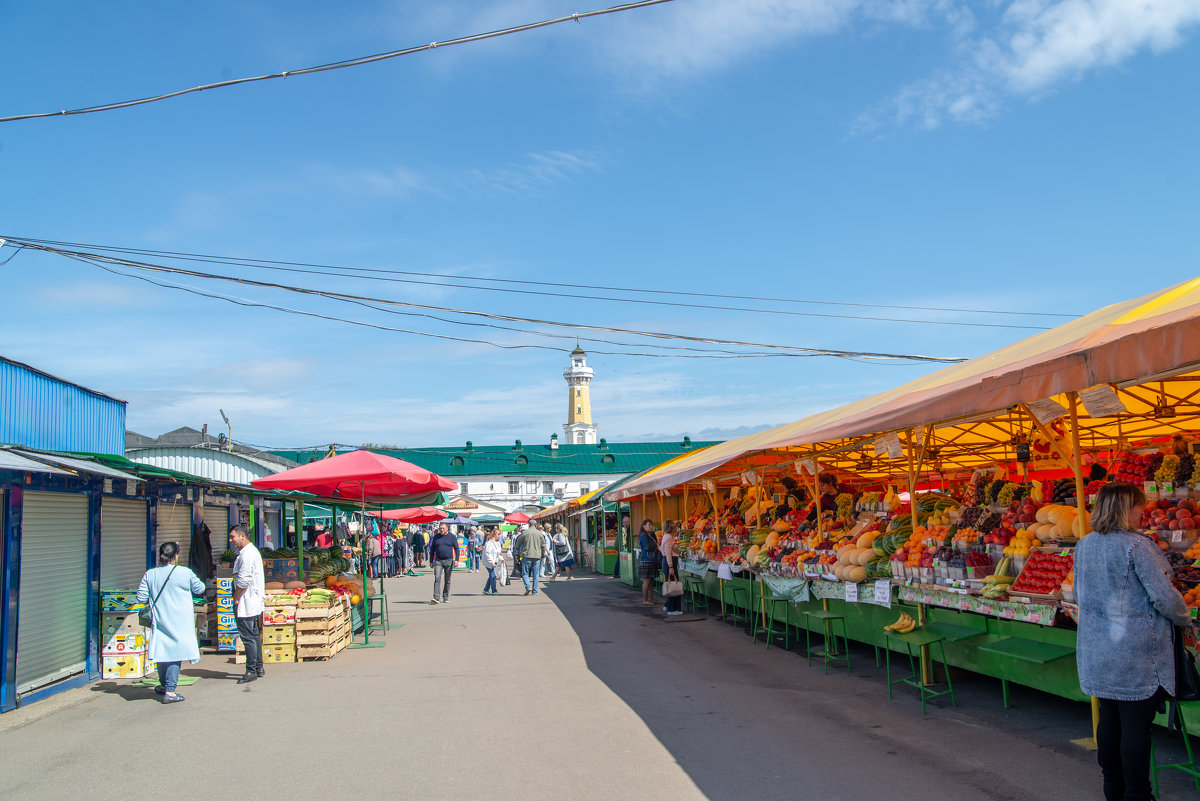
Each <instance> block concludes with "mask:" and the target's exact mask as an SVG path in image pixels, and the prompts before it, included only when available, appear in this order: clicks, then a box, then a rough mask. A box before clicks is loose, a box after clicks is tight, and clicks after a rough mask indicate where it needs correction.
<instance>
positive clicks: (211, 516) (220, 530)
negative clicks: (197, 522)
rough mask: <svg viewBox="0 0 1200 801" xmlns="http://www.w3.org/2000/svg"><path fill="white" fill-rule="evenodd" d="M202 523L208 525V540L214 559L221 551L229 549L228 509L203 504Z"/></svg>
mask: <svg viewBox="0 0 1200 801" xmlns="http://www.w3.org/2000/svg"><path fill="white" fill-rule="evenodd" d="M204 522H205V523H207V524H208V532H209V534H208V539H209V542H211V543H212V551H213V558H214V559H216V558H217V557H219V556H220V555H221V552H222V551H225V550H228V549H229V507H228V506H209V505H208V504H205V505H204Z"/></svg>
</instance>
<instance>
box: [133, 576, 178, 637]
mask: <svg viewBox="0 0 1200 801" xmlns="http://www.w3.org/2000/svg"><path fill="white" fill-rule="evenodd" d="M178 566H179V565H171V569H170V570H169V571H167V577H166V578H165V579H163V583H162V586H161V587H159V588H158V592H156V593H155V594H154V598H153V599H151V601H150V605H149V606H147V607H146V608H145V609H143V610H142V611H140V612H138V623H140V624H141V625H142V626H145V627H146V628H150V626H152V625H153V624H154V604H155V603H156V602H157V601H158V599H159V596H161V595H162V593H163V590H165V589H166V588H167V582H169V581H170V580H171V574H172V573H174V572H175V568H177V567H178Z"/></svg>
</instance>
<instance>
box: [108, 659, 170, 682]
mask: <svg viewBox="0 0 1200 801" xmlns="http://www.w3.org/2000/svg"><path fill="white" fill-rule="evenodd" d="M156 669H157V667H156ZM145 675H146V654H145V653H138V654H123V655H121V656H101V657H100V677H101V678H105V679H140V678H143V677H144V676H145Z"/></svg>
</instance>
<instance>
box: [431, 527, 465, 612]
mask: <svg viewBox="0 0 1200 801" xmlns="http://www.w3.org/2000/svg"><path fill="white" fill-rule="evenodd" d="M429 558H430V559H431V560H432V561H433V600H431V601H430V603H431V604H436V603H438V602H439V599H438V586H439V585H441V603H444V604H448V603H450V574H451V573H453V572H454V563H455V562H457V561H458V558H459V554H458V537H456V536H455V535H453V534H451V533H450V527H449V526H447V525H446V524H445V523H442V524H441V525H439V526H438V533H437V534H434V535H433V539H431V540H430V541H429Z"/></svg>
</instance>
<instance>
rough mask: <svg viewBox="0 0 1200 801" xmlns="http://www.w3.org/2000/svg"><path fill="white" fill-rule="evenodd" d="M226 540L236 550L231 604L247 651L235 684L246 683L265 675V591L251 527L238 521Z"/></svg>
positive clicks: (259, 555) (261, 565)
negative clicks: (239, 676) (242, 672)
mask: <svg viewBox="0 0 1200 801" xmlns="http://www.w3.org/2000/svg"><path fill="white" fill-rule="evenodd" d="M229 544H230V545H232V546H233V547H234V548H237V550H238V556H237V559H236V560H235V561H234V563H233V604H234V607H235V610H236V611H235V612H234V616H235V618H236V619H237V629H238V636H239V637H241V638H242V648H243V649H244V650H245V651H246V672H245V673H244V674H243V675H242V677H241V678H240V679H238V684H245V683H246V682H250V681H254V680H255V679H260V678H262V677H263V676H265V675H266V671H264V670H263V659H262V614H263V602H264V601H265V600H266V597H267V594H266V589H265V587H264V584H265V579H264V576H263V561H262V554H260V553H259V552H258V548H255V547H254V546H253V545H252V544H251V543H250V530H249V529H247V528H246V527H245V526H241V525H238V526H234V527H233V528H231V529H229ZM193 622H194V621H193Z"/></svg>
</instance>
